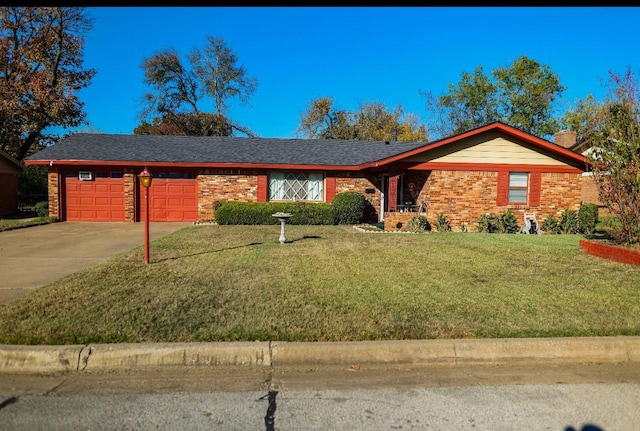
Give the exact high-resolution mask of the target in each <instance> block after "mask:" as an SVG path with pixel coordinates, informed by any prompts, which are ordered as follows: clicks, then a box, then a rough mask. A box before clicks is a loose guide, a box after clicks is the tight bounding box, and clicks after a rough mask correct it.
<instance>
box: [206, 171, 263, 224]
mask: <svg viewBox="0 0 640 431" xmlns="http://www.w3.org/2000/svg"><path fill="white" fill-rule="evenodd" d="M257 200H258V172H257V171H253V170H244V171H241V170H238V169H232V170H230V169H227V170H222V169H221V170H203V171H201V172H199V174H198V220H199V221H201V222H202V221H212V220H214V219H215V216H214V213H213V203H214V202H215V201H243V202H256V201H257Z"/></svg>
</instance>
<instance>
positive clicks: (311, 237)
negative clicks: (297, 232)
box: [285, 235, 322, 244]
mask: <svg viewBox="0 0 640 431" xmlns="http://www.w3.org/2000/svg"><path fill="white" fill-rule="evenodd" d="M320 238H322V237H320V236H318V235H305V236H303V237H302V238H298V239H292V240H287V241H285V244H288V243H290V242H298V241H302V240H304V239H320Z"/></svg>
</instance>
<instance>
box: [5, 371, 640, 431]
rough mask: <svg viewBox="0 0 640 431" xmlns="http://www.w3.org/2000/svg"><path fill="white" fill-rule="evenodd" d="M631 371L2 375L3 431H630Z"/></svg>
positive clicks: (634, 387) (634, 376) (637, 394)
mask: <svg viewBox="0 0 640 431" xmlns="http://www.w3.org/2000/svg"><path fill="white" fill-rule="evenodd" d="M638 405H640V365H639V364H600V365H595V364H592V365H563V366H551V365H546V366H542V367H541V366H531V365H529V366H500V367H496V366H471V367H428V366H419V367H417V366H396V367H388V366H375V367H369V366H363V367H313V368H309V367H306V368H278V367H275V368H273V369H272V368H269V367H226V366H223V367H175V368H171V367H169V368H168V367H164V368H162V369H157V370H153V369H148V370H144V371H136V372H132V371H127V372H110V373H72V374H66V375H58V376H51V375H50V376H38V375H16V374H11V375H0V429H2V430H69V429H74V430H99V431H100V430H145V431H146V430H158V429H162V430H173V429H176V430H243V431H247V430H267V431H270V430H353V431H357V430H408V429H420V430H454V429H455V430H487V431H489V430H491V431H502V430H504V431H507V430H508V431H514V430H515V431H518V430H557V431H573V430H580V431H622V430H624V431H629V430H634V429H637V424H638V423H640V410H639V409H638V408H637V406H638Z"/></svg>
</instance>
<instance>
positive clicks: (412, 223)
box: [407, 215, 431, 232]
mask: <svg viewBox="0 0 640 431" xmlns="http://www.w3.org/2000/svg"><path fill="white" fill-rule="evenodd" d="M407 229H409V230H410V231H413V232H421V231H430V230H431V224H430V223H429V220H427V218H426V217H425V216H421V215H420V216H415V217H413V218H412V219H411V220H409V222H408V223H407Z"/></svg>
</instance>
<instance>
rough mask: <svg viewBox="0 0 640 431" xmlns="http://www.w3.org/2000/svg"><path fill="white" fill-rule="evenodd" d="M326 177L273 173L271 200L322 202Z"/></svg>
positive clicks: (295, 173) (318, 174)
mask: <svg viewBox="0 0 640 431" xmlns="http://www.w3.org/2000/svg"><path fill="white" fill-rule="evenodd" d="M323 182H324V176H323V175H322V173H306V172H271V173H270V174H269V200H272V201H322V200H323V197H324V194H323Z"/></svg>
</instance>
